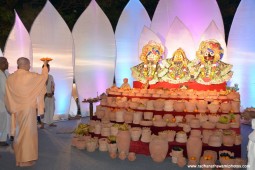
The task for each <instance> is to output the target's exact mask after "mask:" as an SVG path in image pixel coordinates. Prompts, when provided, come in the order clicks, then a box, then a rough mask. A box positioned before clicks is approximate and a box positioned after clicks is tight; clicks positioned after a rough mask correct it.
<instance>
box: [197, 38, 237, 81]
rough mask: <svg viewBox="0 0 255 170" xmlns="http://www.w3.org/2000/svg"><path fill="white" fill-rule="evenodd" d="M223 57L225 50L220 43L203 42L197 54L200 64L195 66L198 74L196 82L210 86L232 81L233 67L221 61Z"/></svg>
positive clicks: (214, 41) (212, 41)
mask: <svg viewBox="0 0 255 170" xmlns="http://www.w3.org/2000/svg"><path fill="white" fill-rule="evenodd" d="M223 55H224V51H223V48H222V47H221V45H220V43H219V42H218V41H216V40H212V39H210V40H206V41H202V42H201V43H200V46H199V49H198V51H197V52H196V56H197V59H198V61H199V62H198V64H196V65H194V66H193V67H194V68H195V70H196V72H197V74H198V75H197V77H196V82H198V83H200V84H206V85H209V84H220V83H223V82H226V81H228V80H230V78H231V77H232V75H233V72H232V71H231V69H232V65H230V64H227V63H224V62H222V61H221V59H222V57H223Z"/></svg>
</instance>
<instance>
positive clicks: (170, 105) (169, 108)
mask: <svg viewBox="0 0 255 170" xmlns="http://www.w3.org/2000/svg"><path fill="white" fill-rule="evenodd" d="M173 110H174V100H165V105H164V111H168V112H172V111H173Z"/></svg>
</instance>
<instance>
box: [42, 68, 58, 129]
mask: <svg viewBox="0 0 255 170" xmlns="http://www.w3.org/2000/svg"><path fill="white" fill-rule="evenodd" d="M43 67H44V66H43ZM47 68H48V71H50V65H49V64H47ZM46 88H47V92H46V94H45V98H44V103H45V112H44V117H43V118H42V119H41V129H43V128H44V124H48V125H49V126H52V127H56V126H57V125H55V124H54V123H53V116H54V112H55V97H54V91H55V83H54V79H53V76H52V75H50V74H48V80H47V81H46Z"/></svg>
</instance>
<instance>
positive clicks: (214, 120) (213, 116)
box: [208, 114, 220, 123]
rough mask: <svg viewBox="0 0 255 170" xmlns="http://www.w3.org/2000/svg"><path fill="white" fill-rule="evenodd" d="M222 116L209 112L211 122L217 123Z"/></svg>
mask: <svg viewBox="0 0 255 170" xmlns="http://www.w3.org/2000/svg"><path fill="white" fill-rule="evenodd" d="M219 118H220V116H219V115H216V114H209V115H208V119H209V121H210V122H213V123H216V122H218V121H219Z"/></svg>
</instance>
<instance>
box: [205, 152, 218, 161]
mask: <svg viewBox="0 0 255 170" xmlns="http://www.w3.org/2000/svg"><path fill="white" fill-rule="evenodd" d="M203 156H211V157H212V161H213V164H215V162H216V161H217V159H218V158H217V152H216V151H213V150H205V151H204V155H203Z"/></svg>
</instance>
